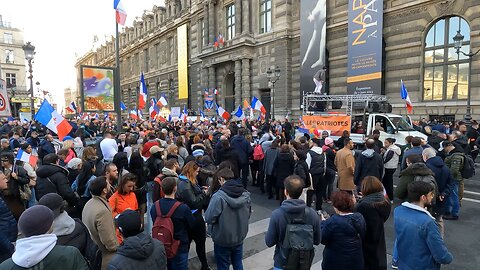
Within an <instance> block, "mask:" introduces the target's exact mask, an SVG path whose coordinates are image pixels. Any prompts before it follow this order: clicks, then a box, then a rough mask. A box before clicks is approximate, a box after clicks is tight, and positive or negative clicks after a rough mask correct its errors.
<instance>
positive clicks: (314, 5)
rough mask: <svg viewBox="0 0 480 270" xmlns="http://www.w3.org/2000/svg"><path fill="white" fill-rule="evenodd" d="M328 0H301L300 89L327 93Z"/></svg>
mask: <svg viewBox="0 0 480 270" xmlns="http://www.w3.org/2000/svg"><path fill="white" fill-rule="evenodd" d="M326 10H327V7H326V0H301V16H300V68H301V71H300V91H301V92H302V93H303V92H314V91H315V90H316V91H317V92H319V91H320V92H321V93H325V90H326V89H325V74H326V72H325V70H324V69H323V67H324V66H325V65H326V64H325V63H326V59H325V42H326V38H325V36H326V30H327V22H326V14H327V12H326Z"/></svg>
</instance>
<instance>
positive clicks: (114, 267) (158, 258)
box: [108, 232, 167, 270]
mask: <svg viewBox="0 0 480 270" xmlns="http://www.w3.org/2000/svg"><path fill="white" fill-rule="evenodd" d="M120 269H121V270H136V269H145V270H146V269H159V270H166V269H167V255H166V254H165V247H164V246H163V243H162V242H160V241H159V240H157V239H153V238H152V237H151V236H150V235H148V234H147V233H145V232H142V233H139V234H137V235H135V236H130V237H127V238H126V239H125V240H124V241H123V244H122V245H121V246H119V247H118V250H117V253H116V254H115V255H114V256H113V258H112V260H111V261H110V263H109V264H108V270H120Z"/></svg>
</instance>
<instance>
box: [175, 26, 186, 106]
mask: <svg viewBox="0 0 480 270" xmlns="http://www.w3.org/2000/svg"><path fill="white" fill-rule="evenodd" d="M177 44H178V99H185V98H188V43H187V25H186V24H184V25H182V26H180V27H178V28H177Z"/></svg>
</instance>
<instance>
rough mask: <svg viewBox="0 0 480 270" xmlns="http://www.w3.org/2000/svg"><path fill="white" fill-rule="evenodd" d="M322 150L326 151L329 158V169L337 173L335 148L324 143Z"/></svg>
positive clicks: (332, 172) (326, 156)
mask: <svg viewBox="0 0 480 270" xmlns="http://www.w3.org/2000/svg"><path fill="white" fill-rule="evenodd" d="M322 151H323V153H325V158H326V159H327V160H326V162H327V164H326V166H327V170H328V171H329V172H330V173H331V174H335V172H336V171H337V168H335V150H333V149H332V148H330V147H328V146H327V145H324V146H322Z"/></svg>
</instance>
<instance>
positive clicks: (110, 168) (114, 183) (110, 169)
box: [105, 163, 118, 199]
mask: <svg viewBox="0 0 480 270" xmlns="http://www.w3.org/2000/svg"><path fill="white" fill-rule="evenodd" d="M105 177H106V178H107V181H108V183H109V184H110V190H109V192H108V194H107V199H109V198H110V197H111V196H112V195H113V193H115V191H117V188H118V169H117V165H115V164H113V163H108V164H107V165H105Z"/></svg>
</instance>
